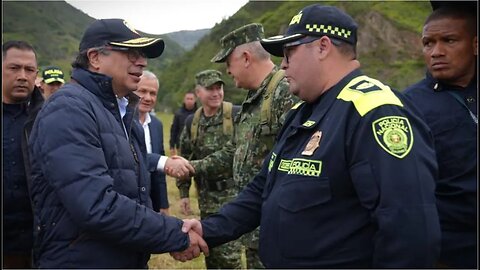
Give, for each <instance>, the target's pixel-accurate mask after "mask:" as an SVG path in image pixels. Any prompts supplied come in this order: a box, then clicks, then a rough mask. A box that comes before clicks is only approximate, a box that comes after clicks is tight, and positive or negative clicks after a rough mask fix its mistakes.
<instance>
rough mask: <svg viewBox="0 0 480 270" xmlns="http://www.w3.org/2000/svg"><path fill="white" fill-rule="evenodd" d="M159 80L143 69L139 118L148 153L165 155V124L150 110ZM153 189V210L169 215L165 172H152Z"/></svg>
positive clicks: (153, 104) (138, 90)
mask: <svg viewBox="0 0 480 270" xmlns="http://www.w3.org/2000/svg"><path fill="white" fill-rule="evenodd" d="M158 88H159V82H158V79H157V77H156V76H155V74H153V73H152V72H150V71H146V70H145V71H143V74H142V76H141V77H140V82H139V83H138V88H137V91H135V94H137V95H138V96H139V97H140V98H141V101H140V103H139V105H138V113H139V118H140V119H139V120H140V123H141V124H142V126H143V130H144V131H145V145H146V147H147V153H157V154H160V155H162V156H164V155H165V149H164V147H163V125H162V122H161V121H160V120H159V119H157V118H156V117H155V116H154V115H151V114H150V112H151V111H152V109H153V108H155V104H156V103H157V94H158ZM150 177H151V181H152V189H151V193H150V197H151V198H152V205H153V210H155V211H157V212H160V213H163V214H166V215H168V208H169V205H168V194H167V182H166V181H165V174H164V173H162V172H160V171H155V172H152V173H151V176H150Z"/></svg>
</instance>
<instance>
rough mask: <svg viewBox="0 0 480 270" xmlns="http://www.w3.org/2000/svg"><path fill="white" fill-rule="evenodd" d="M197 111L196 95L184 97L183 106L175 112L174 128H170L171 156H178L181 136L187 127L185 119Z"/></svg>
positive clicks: (188, 94) (189, 94)
mask: <svg viewBox="0 0 480 270" xmlns="http://www.w3.org/2000/svg"><path fill="white" fill-rule="evenodd" d="M196 110H197V106H196V103H195V93H193V92H187V93H185V96H184V97H183V104H182V107H181V108H180V109H178V110H177V111H176V112H175V115H174V117H173V122H172V126H171V128H170V154H171V155H176V154H177V149H178V147H179V143H180V134H181V133H182V130H183V127H184V126H185V119H187V116H189V115H190V114H193V113H194V112H195V111H196Z"/></svg>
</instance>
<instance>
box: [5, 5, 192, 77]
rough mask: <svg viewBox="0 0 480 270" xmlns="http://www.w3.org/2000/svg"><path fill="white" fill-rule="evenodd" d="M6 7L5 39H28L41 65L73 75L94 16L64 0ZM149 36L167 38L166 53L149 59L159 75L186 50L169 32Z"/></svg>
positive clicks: (152, 67) (149, 62) (152, 68)
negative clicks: (73, 63)
mask: <svg viewBox="0 0 480 270" xmlns="http://www.w3.org/2000/svg"><path fill="white" fill-rule="evenodd" d="M2 10H3V33H2V34H3V40H2V42H4V41H7V40H11V39H20V40H26V41H28V42H30V43H31V44H32V45H33V46H34V47H35V49H36V51H37V53H38V61H39V66H40V67H43V66H46V65H52V64H53V65H58V66H60V67H61V68H62V69H63V70H64V71H66V72H67V74H69V72H70V70H71V67H70V63H71V62H72V60H73V59H74V58H75V55H76V53H77V52H78V45H79V43H80V39H81V38H82V35H83V32H84V31H85V29H86V28H87V26H88V25H89V24H90V23H92V22H93V21H94V19H93V18H91V17H89V16H88V15H86V14H85V13H83V12H82V11H80V10H78V9H76V8H75V7H73V6H71V5H70V4H68V3H66V2H64V1H2ZM148 35H149V36H156V37H162V38H163V39H164V40H165V52H164V53H163V54H162V56H161V57H160V58H157V59H150V60H149V61H148V64H149V69H151V70H153V71H154V72H155V73H156V74H160V73H161V71H162V70H163V69H165V67H166V66H167V65H168V64H170V63H172V62H173V60H174V59H177V58H179V57H180V56H182V55H183V54H184V53H185V49H183V48H182V47H181V46H180V45H178V44H177V43H176V42H174V41H173V40H171V39H170V38H168V37H166V36H165V35H150V34H148Z"/></svg>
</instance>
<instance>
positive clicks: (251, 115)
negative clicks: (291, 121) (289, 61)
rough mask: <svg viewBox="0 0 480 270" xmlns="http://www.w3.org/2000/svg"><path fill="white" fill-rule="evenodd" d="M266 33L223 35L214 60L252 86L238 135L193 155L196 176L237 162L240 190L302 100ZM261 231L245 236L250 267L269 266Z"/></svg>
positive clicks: (249, 29) (249, 30) (253, 29)
mask: <svg viewBox="0 0 480 270" xmlns="http://www.w3.org/2000/svg"><path fill="white" fill-rule="evenodd" d="M262 37H263V26H262V25H260V24H256V23H254V24H248V25H245V26H243V27H240V28H238V29H237V30H234V31H233V32H230V33H229V34H227V35H226V36H224V37H223V38H222V39H221V40H220V43H221V47H222V48H221V50H220V52H218V54H217V55H215V57H213V59H212V62H217V63H220V62H225V63H226V65H227V72H228V74H229V75H230V76H232V78H233V80H234V81H235V84H236V86H237V87H239V88H244V89H246V90H248V91H249V92H248V94H247V97H246V99H245V101H244V102H243V104H242V108H241V111H240V113H239V114H238V115H237V116H236V119H235V122H236V126H235V136H234V139H233V140H231V141H229V142H228V143H227V144H226V145H225V146H224V147H223V148H222V150H220V151H217V152H215V153H212V154H210V155H208V156H207V157H205V158H203V159H202V160H193V161H191V164H192V166H193V167H194V168H195V173H196V175H197V176H207V175H217V174H218V171H219V170H220V171H221V170H223V168H226V167H233V179H234V181H235V184H236V187H237V191H238V192H240V191H241V190H242V189H243V187H244V186H245V185H247V184H248V183H249V182H250V180H251V179H253V177H254V176H255V175H256V174H257V173H258V172H259V171H260V168H261V165H262V163H263V160H264V158H265V157H266V156H267V154H268V153H269V152H270V150H271V149H272V147H273V144H274V141H275V136H276V134H277V133H278V131H279V130H280V128H281V126H282V123H283V117H284V114H285V113H286V112H287V111H289V110H290V108H291V107H292V106H293V105H294V104H295V103H296V101H297V100H298V99H297V98H296V97H294V96H292V95H291V94H290V93H289V91H288V83H287V81H286V79H285V78H284V76H283V70H279V68H278V67H276V66H275V64H274V63H273V62H272V61H271V59H270V54H269V53H267V52H266V51H265V50H264V49H263V47H262V46H261V44H260V40H261V38H262ZM258 234H259V229H258V228H257V229H256V230H255V231H254V232H252V233H250V234H247V235H244V236H243V243H244V245H245V251H246V258H247V268H248V269H258V268H264V267H263V265H262V263H261V261H260V259H259V256H258Z"/></svg>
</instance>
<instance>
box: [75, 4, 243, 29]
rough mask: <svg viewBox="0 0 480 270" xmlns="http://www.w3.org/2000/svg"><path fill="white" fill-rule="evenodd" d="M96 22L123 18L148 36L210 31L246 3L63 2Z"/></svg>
mask: <svg viewBox="0 0 480 270" xmlns="http://www.w3.org/2000/svg"><path fill="white" fill-rule="evenodd" d="M66 1H67V2H68V3H69V4H71V5H72V6H74V7H76V8H78V9H80V10H82V11H83V12H84V13H86V14H88V15H89V16H90V17H93V18H96V19H106V18H121V19H125V20H126V21H128V22H129V23H130V25H132V26H133V27H134V28H135V29H137V30H140V31H142V32H145V33H150V34H164V33H170V32H175V31H180V30H196V29H203V28H212V27H213V26H214V25H215V23H218V22H221V21H222V19H223V18H228V17H230V16H232V15H233V14H235V12H237V11H238V10H239V9H240V8H241V7H242V6H243V5H245V4H246V3H247V2H248V0H138V1H135V0H100V1H99V0H96V1H91V0H66Z"/></svg>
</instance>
